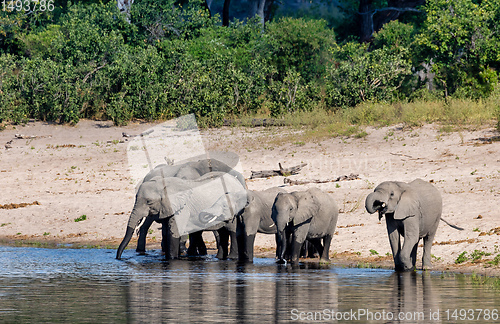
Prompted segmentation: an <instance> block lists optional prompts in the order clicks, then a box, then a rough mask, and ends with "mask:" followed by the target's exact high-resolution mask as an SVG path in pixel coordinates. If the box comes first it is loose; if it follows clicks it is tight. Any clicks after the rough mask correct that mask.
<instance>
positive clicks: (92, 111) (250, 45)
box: [0, 0, 500, 126]
mask: <svg viewBox="0 0 500 324" xmlns="http://www.w3.org/2000/svg"><path fill="white" fill-rule="evenodd" d="M404 17H405V18H404V19H400V20H399V21H392V22H390V23H387V24H386V25H384V27H383V28H382V29H381V30H380V31H379V32H377V33H375V34H374V36H373V39H372V41H371V42H370V43H360V42H359V41H358V40H357V39H356V38H355V37H353V35H349V33H348V32H345V29H342V28H341V27H339V30H341V32H339V33H338V34H336V32H335V30H333V29H332V28H331V26H330V25H329V24H328V23H327V22H326V21H325V20H316V19H312V18H308V17H306V16H305V17H301V18H297V17H294V18H291V17H280V18H275V19H273V20H271V21H270V22H267V23H266V25H265V27H264V28H263V27H262V25H260V24H259V20H258V19H255V20H250V21H247V22H245V23H241V22H238V21H234V22H232V23H231V24H230V26H229V27H223V26H221V22H220V19H219V17H218V16H215V17H210V15H209V14H208V13H207V11H206V9H204V7H203V6H202V4H201V3H197V2H196V1H189V4H188V5H184V6H180V5H175V3H174V1H172V0H162V1H157V0H135V2H134V4H133V6H132V10H131V13H130V17H127V16H126V15H124V14H121V13H120V12H119V11H118V9H117V8H116V2H115V1H111V2H108V3H104V4H103V3H77V4H71V3H68V4H67V5H65V6H64V7H55V9H54V10H53V11H44V12H35V13H30V14H26V13H24V12H21V11H17V10H14V11H11V12H9V11H8V10H7V11H2V12H0V50H1V55H0V122H1V121H13V122H23V121H26V120H27V119H28V118H35V119H39V120H47V121H57V122H65V123H77V122H78V120H79V118H107V119H111V120H113V121H114V122H115V123H116V124H123V123H126V122H127V121H129V120H131V119H133V118H142V119H148V120H154V119H167V118H171V117H175V116H179V115H182V114H186V113H195V114H196V115H197V116H198V117H199V120H200V121H201V122H202V123H204V124H205V125H215V126H216V125H220V124H221V123H222V121H223V120H224V118H228V117H235V116H236V117H241V116H248V115H255V114H259V115H270V116H273V117H279V116H283V115H286V114H290V113H294V112H297V111H300V112H303V111H311V110H318V109H320V110H326V111H330V112H345V111H348V110H350V109H352V108H350V107H356V106H359V105H362V107H370V105H367V103H388V104H393V105H394V104H395V103H396V104H407V103H412V102H416V101H429V100H431V101H442V102H444V104H446V103H447V102H449V101H450V100H464V99H467V100H473V101H476V102H481V101H484V100H488V98H493V97H494V98H498V90H497V89H498V86H497V85H498V71H499V68H500V33H499V31H500V27H499V26H498V21H500V0H475V1H470V0H454V1H447V0H427V1H426V4H425V5H424V6H422V7H421V8H420V12H412V13H411V14H407V15H405V16H404ZM127 20H129V21H130V22H128V21H127ZM346 21H352V17H349V16H348V15H347V16H346ZM346 24H347V22H346ZM425 67H428V69H429V71H428V72H431V74H428V73H427V74H420V77H419V74H418V73H417V72H418V71H423V70H425ZM429 75H432V76H433V78H432V80H428V79H427V78H426V76H429ZM429 87H430V88H431V90H428V88H429ZM496 105H497V106H496V109H498V105H499V104H498V103H497V104H496ZM372 106H373V105H372ZM478 107H482V106H481V105H478Z"/></svg>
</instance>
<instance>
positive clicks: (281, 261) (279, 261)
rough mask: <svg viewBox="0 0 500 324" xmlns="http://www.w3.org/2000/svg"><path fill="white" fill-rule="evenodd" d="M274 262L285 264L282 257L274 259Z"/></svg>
mask: <svg viewBox="0 0 500 324" xmlns="http://www.w3.org/2000/svg"><path fill="white" fill-rule="evenodd" d="M276 263H277V264H285V263H286V261H285V260H284V259H278V260H276Z"/></svg>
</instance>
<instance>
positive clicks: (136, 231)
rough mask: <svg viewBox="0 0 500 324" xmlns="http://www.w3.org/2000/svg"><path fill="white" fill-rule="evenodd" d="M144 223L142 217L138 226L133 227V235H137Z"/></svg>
mask: <svg viewBox="0 0 500 324" xmlns="http://www.w3.org/2000/svg"><path fill="white" fill-rule="evenodd" d="M145 221H146V217H143V218H142V219H141V220H140V222H139V224H137V226H136V227H135V234H136V235H139V231H140V230H141V226H142V224H144V222H145Z"/></svg>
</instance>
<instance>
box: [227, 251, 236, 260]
mask: <svg viewBox="0 0 500 324" xmlns="http://www.w3.org/2000/svg"><path fill="white" fill-rule="evenodd" d="M227 258H228V259H231V260H236V259H238V252H234V251H233V252H231V253H229V255H228V256H227Z"/></svg>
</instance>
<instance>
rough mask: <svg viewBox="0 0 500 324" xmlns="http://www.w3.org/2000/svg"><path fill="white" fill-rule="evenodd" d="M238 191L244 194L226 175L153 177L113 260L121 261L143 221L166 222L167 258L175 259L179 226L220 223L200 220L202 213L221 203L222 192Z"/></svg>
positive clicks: (140, 194)
mask: <svg viewBox="0 0 500 324" xmlns="http://www.w3.org/2000/svg"><path fill="white" fill-rule="evenodd" d="M221 186H222V187H223V191H222V189H221ZM237 191H243V192H246V188H245V187H244V186H243V185H242V183H241V182H240V181H239V180H238V179H237V178H236V177H234V176H232V175H230V174H228V173H225V172H209V173H207V174H205V175H203V176H201V177H200V178H198V179H196V180H185V179H181V178H177V177H163V176H155V177H153V178H151V179H149V180H147V181H143V182H142V184H141V185H140V186H139V190H138V191H137V194H136V199H135V204H134V207H133V209H132V212H131V214H130V217H129V221H128V225H127V230H126V233H125V237H124V238H123V240H122V242H121V244H120V246H119V247H118V251H117V254H116V258H117V259H120V258H121V255H122V253H123V250H124V249H125V247H126V246H127V245H128V243H129V242H130V239H131V238H132V235H133V232H134V229H135V228H136V227H137V226H138V225H139V224H140V222H141V221H142V220H143V219H144V218H146V220H147V219H148V218H149V219H152V220H156V221H161V222H163V223H164V224H165V223H167V226H162V234H163V235H164V236H165V235H166V234H167V235H166V237H167V240H166V245H167V248H166V250H167V251H166V254H167V255H166V257H167V259H169V258H177V257H178V253H179V241H180V236H181V233H180V231H179V228H178V223H179V222H180V221H182V222H183V225H186V224H188V225H189V226H190V227H191V228H196V226H198V227H199V228H209V227H210V226H211V224H214V225H215V224H217V223H219V222H217V220H216V219H214V218H213V217H212V218H208V219H207V218H206V217H203V215H202V214H201V213H202V211H203V210H204V209H206V208H210V207H211V206H213V205H214V204H215V203H216V202H217V201H220V198H221V197H222V196H225V195H224V193H225V192H228V193H231V192H237ZM237 212H238V211H235V213H237ZM174 216H175V219H174Z"/></svg>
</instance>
